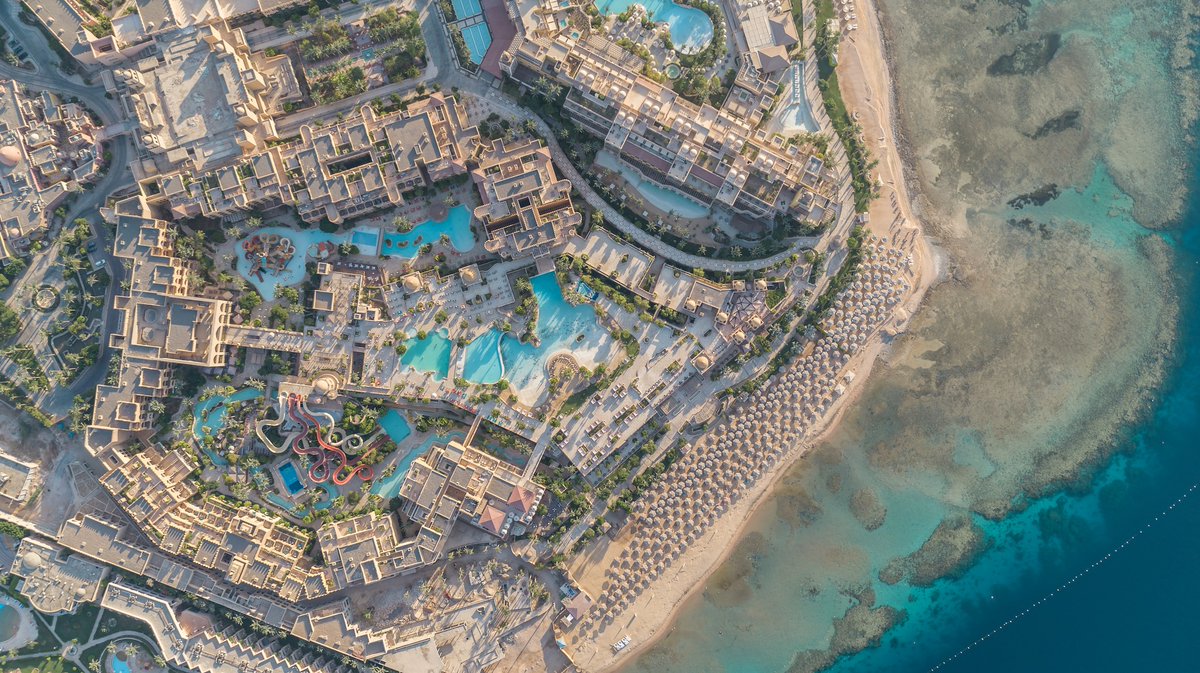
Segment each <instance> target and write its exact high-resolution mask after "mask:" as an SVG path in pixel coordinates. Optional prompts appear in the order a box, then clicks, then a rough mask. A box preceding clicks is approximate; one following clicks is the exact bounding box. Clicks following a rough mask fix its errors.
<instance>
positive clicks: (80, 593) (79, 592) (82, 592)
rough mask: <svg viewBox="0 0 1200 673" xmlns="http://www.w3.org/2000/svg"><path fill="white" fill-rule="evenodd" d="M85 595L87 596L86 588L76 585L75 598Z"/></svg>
mask: <svg viewBox="0 0 1200 673" xmlns="http://www.w3.org/2000/svg"><path fill="white" fill-rule="evenodd" d="M85 596H87V589H84V588H83V587H76V589H75V598H76V599H80V598H84V597H85Z"/></svg>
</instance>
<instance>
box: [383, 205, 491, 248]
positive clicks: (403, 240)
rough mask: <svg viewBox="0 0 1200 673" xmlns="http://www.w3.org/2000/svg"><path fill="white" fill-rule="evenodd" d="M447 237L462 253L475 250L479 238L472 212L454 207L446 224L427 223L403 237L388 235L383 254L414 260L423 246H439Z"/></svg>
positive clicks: (384, 237) (431, 221)
mask: <svg viewBox="0 0 1200 673" xmlns="http://www.w3.org/2000/svg"><path fill="white" fill-rule="evenodd" d="M443 235H445V236H447V237H448V238H449V239H450V245H452V246H454V249H455V250H457V251H459V252H467V251H468V250H470V249H471V248H474V247H475V234H473V233H471V211H470V210H467V207H466V206H462V205H459V206H454V207H453V208H451V209H450V210H449V211H448V212H447V213H446V219H444V220H426V221H425V222H424V223H422V224H419V225H417V226H415V227H413V229H412V230H411V231H408V232H405V233H403V234H398V233H396V232H391V233H387V234H384V235H383V247H382V248H381V249H380V251H379V252H380V254H382V255H387V256H394V257H403V258H405V259H412V258H414V257H416V256H417V253H418V252H419V250H420V248H421V246H422V245H424V244H426V243H436V242H437V240H438V239H439V238H441V237H442V236H443Z"/></svg>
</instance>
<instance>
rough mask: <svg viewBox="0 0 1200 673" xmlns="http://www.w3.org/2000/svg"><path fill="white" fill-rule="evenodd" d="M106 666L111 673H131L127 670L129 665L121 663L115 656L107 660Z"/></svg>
mask: <svg viewBox="0 0 1200 673" xmlns="http://www.w3.org/2000/svg"><path fill="white" fill-rule="evenodd" d="M108 665H109V666H110V667H112V670H113V673H132V671H131V670H130V668H129V664H128V663H126V662H124V661H121V660H120V659H118V658H116V657H115V656H112V657H109V658H108Z"/></svg>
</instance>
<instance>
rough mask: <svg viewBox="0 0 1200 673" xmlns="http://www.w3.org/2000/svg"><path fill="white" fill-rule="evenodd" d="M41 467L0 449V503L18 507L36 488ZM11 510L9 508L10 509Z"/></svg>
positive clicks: (26, 500) (39, 481) (14, 507)
mask: <svg viewBox="0 0 1200 673" xmlns="http://www.w3.org/2000/svg"><path fill="white" fill-rule="evenodd" d="M40 475H41V468H40V467H38V466H37V465H36V464H34V463H27V462H25V461H23V460H19V459H17V458H16V457H15V456H12V455H10V454H9V453H8V452H7V451H4V450H3V449H0V503H3V504H4V505H7V506H9V507H10V508H11V509H19V508H20V507H21V506H23V505H24V504H25V503H26V502H28V500H29V498H30V497H31V496H32V495H33V493H34V492H35V491H36V490H37V488H38V487H37V485H38V484H39V483H41V480H40ZM10 511H11V510H10Z"/></svg>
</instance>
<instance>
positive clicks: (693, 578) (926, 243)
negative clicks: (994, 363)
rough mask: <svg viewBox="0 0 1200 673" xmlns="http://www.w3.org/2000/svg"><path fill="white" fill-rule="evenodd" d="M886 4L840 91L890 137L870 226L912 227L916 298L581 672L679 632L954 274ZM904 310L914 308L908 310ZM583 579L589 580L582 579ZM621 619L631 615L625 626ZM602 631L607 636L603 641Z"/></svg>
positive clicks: (854, 45) (851, 58)
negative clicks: (911, 127)
mask: <svg viewBox="0 0 1200 673" xmlns="http://www.w3.org/2000/svg"><path fill="white" fill-rule="evenodd" d="M879 12H880V10H879V8H878V7H877V5H876V3H875V2H874V0H861V3H860V21H859V25H860V29H862V28H865V30H860V31H859V32H858V37H860V38H869V39H863V40H861V41H856V40H854V39H852V37H851V36H853V35H854V34H853V33H852V34H851V35H850V36H843V38H842V40H841V47H840V48H839V55H840V56H841V58H840V61H839V68H838V69H839V75H840V76H839V81H840V82H841V83H842V88H843V90H842V95H843V98H844V99H845V101H846V103H847V107H848V108H850V109H851V110H856V111H858V112H859V113H860V121H861V122H862V126H863V128H864V134H865V135H866V134H868V133H869V132H868V131H866V129H873V128H876V127H878V128H879V133H880V135H879V137H880V138H882V139H883V143H882V151H881V148H880V147H879V145H878V144H876V145H874V146H873V147H872V149H873V151H875V152H876V153H877V156H878V158H879V159H880V162H879V166H878V167H877V168H876V171H877V172H876V175H877V177H878V178H879V180H880V181H881V193H880V196H879V197H878V198H876V199H875V200H874V201H873V202H872V206H871V211H870V212H871V217H870V222H869V224H868V225H867V228H868V230H870V231H871V232H872V233H875V234H876V235H880V236H889V235H891V234H893V233H894V232H895V229H896V223H897V222H899V226H900V227H902V229H901V230H902V231H904V232H905V235H909V234H913V235H914V245H913V258H914V265H913V268H914V275H915V278H914V282H913V287H912V289H911V291H910V293H909V294H908V296H906V297H905V298H904V300H903V301H902V302H900V303H898V304H897V306H896V307H895V309H893V314H892V316H891V317H890V318H889V319H888V320H887V321H885V322H884V323H883V324H882V325H881V326H880V327H879V329H878V331H877V332H876V333H875V334H874V335H872V336H871V338H870V340H869V342H868V347H867V348H866V349H864V350H863V351H861V352H860V353H858V354H856V355H854V356H853V357H851V358H850V360H849V361H848V362H847V363H846V364H845V366H844V367H843V368H842V369H841V372H843V373H845V372H851V371H852V372H854V373H855V375H856V377H857V379H856V380H855V382H853V383H851V384H849V385H847V388H848V390H847V393H846V394H845V395H843V396H842V397H841V398H839V399H837V400H836V402H835V403H834V404H833V405H832V407H831V408H830V409H829V410H828V411H827V412H826V413H825V414H824V415H823V416H822V417H821V418H820V420H819V421H818V422H817V423H816V424H814V426H813V427H812V428H811V429H810V431H809V433H807V436H805V437H803V438H802V439H800V440H799V441H797V442H796V444H795V445H794V446H793V447H791V448H789V449H788V450H787V451H786V452H785V453H784V454H783V456H782V457H781V459H780V460H779V461H778V462H777V463H776V464H775V466H774V467H773V468H772V469H771V470H770V471H769V472H768V473H767V474H766V475H765V478H763V479H760V480H759V481H758V482H757V483H755V484H754V485H753V486H751V487H750V488H749V489H748V491H747V492H746V493H745V495H744V496H743V497H741V498H740V499H739V500H738V501H737V502H736V503H733V504H732V506H731V507H730V508H729V510H728V511H726V512H725V513H723V514H722V515H721V516H720V517H719V518H718V519H717V521H716V522H715V523H714V524H713V525H712V526H711V528H710V529H709V531H708V532H707V533H706V534H705V535H703V536H702V537H701V538H699V539H697V540H696V542H695V543H693V544H692V545H690V546H689V547H688V548H687V549H686V550H685V551H684V552H683V554H682V555H681V556H680V558H679V559H678V560H677V561H676V562H674V563H673V564H671V567H670V569H669V570H668V572H667V573H664V574H663V576H661V577H660V578H658V579H657V580H654V582H653V583H652V585H651V588H650V589H648V590H646V591H645V592H643V593H642V594H641V595H640V596H639V597H638V599H637V600H636V601H635V602H634V603H633V604H631V605H630V606H629V608H628V609H627V610H626V611H625V613H624V614H632V615H633V616H632V618H630V619H629V620H625V619H623V617H624V614H622V618H621V619H618V620H616V622H614V623H613V624H611V625H610V626H609V627H608V628H606V629H604V632H602V633H601V634H598V635H597V637H596V638H593V639H590V640H592V641H593V642H592V643H591V647H590V648H588V649H584V648H582V647H579V648H574V647H573V648H572V649H574V650H575V653H574V656H573V657H572V658H573V660H574V663H575V664H576V666H577V667H579V668H580V669H581V670H588V671H594V672H595V673H611V672H614V671H618V670H621V669H622V668H624V666H626V665H628V664H631V663H633V662H634V661H636V658H637V655H639V654H642V653H644V652H645V651H646V650H648V649H650V648H651V647H653V646H654V645H655V644H657V643H658V642H660V641H661V640H662V639H663V638H665V637H666V636H668V635H669V634H671V633H673V632H674V630H675V625H676V622H677V621H678V618H679V615H680V613H681V611H682V609H683V607H684V605H685V604H687V603H688V602H689V601H690V600H691V599H693V598H695V597H697V596H698V595H699V594H700V593H701V592H702V591H703V590H704V589H705V588H706V587H707V580H708V579H709V578H710V577H712V575H713V574H714V573H715V572H716V570H717V569H718V568H719V567H720V566H721V565H722V564H724V563H725V562H726V561H727V560H728V559H729V558H730V557H732V555H733V554H734V552H735V549H736V547H737V542H738V541H739V540H740V539H741V538H742V537H743V536H744V535H745V534H746V532H747V531H748V529H749V528H750V526H751V524H752V523H753V520H754V514H755V513H756V512H757V511H758V510H759V509H760V508H761V506H762V505H763V504H764V503H765V502H766V501H767V500H768V499H769V497H770V496H772V495H773V494H774V492H775V487H776V485H777V484H778V483H779V481H780V480H781V479H782V477H783V476H784V475H785V474H786V473H787V471H788V469H789V468H790V467H791V466H792V465H793V464H795V463H796V462H797V461H799V460H802V459H803V458H804V457H805V456H807V455H808V453H809V450H810V449H811V448H812V447H813V446H814V445H816V444H817V443H819V442H821V441H822V440H824V439H825V438H826V437H828V435H829V434H830V433H832V432H833V431H834V430H836V429H837V427H838V424H839V423H840V421H841V419H842V416H843V413H844V412H845V410H846V409H847V408H849V406H850V405H852V404H855V403H856V402H857V401H858V399H859V397H860V396H861V395H862V392H863V390H864V388H865V381H867V380H868V379H869V377H870V374H871V372H872V371H873V369H874V367H875V366H876V364H878V362H879V360H880V359H881V356H885V355H886V352H887V350H888V348H889V343H887V341H886V340H885V338H884V335H883V334H882V332H885V331H891V330H894V331H895V332H896V334H897V335H898V334H899V333H902V332H903V331H905V328H906V327H907V325H908V323H909V321H911V319H912V318H911V316H913V315H915V313H916V311H917V310H919V308H920V306H921V305H922V303H923V302H924V299H925V296H926V294H927V292H928V290H929V289H930V288H931V287H933V285H935V284H936V283H938V282H940V281H941V280H942V279H943V276H944V274H945V273H946V270H947V260H946V258H945V254H944V253H943V252H942V251H941V250H939V249H938V248H937V247H936V246H935V245H934V243H933V242H931V241H930V240H929V239H928V238H927V237H926V232H925V231H924V227H923V226H922V225H923V222H922V220H920V219H918V218H917V217H916V209H915V208H914V201H915V199H916V198H919V195H920V192H919V189H918V183H917V178H916V175H915V165H914V156H913V154H912V148H911V147H909V146H908V145H906V144H904V142H903V140H902V139H901V136H900V134H899V131H898V126H899V119H898V117H897V116H896V114H895V112H894V111H895V109H896V91H895V88H894V86H893V82H894V70H893V69H894V62H893V61H892V59H891V58H889V57H888V56H887V39H886V34H885V32H884V29H883V26H882V18H881V16H880V13H879ZM868 13H869V15H870V17H871V19H870V21H862V20H861V19H862V18H865V17H863V16H862V15H863V14H868ZM851 52H852V53H851ZM847 75H849V76H847ZM873 84H874V86H872V85H873ZM878 90H883V91H887V95H886V96H879V97H876V96H874V95H872V92H873V91H878ZM868 137H869V136H868ZM877 142H878V141H877ZM889 190H890V191H891V193H892V199H891V206H890V208H889V199H887V198H885V197H887V194H885V193H884V192H887V191H889ZM914 195H915V196H914ZM884 209H890V210H891V211H892V214H894V215H896V216H897V217H896V218H895V219H893V220H891V226H889V225H888V224H885V223H886V222H888V219H887V217H879V216H877V212H878V211H882V214H883V215H884V216H886V215H888V213H887V210H884ZM910 227H911V229H910ZM913 230H915V232H914V231H913ZM897 238H898V236H897ZM900 309H904V311H906V312H907V313H906V314H905V313H904V312H901V311H900ZM627 537H628V535H627V534H625V535H620V536H618V538H617V539H616V540H614V541H612V542H611V543H608V545H607V548H606V549H604V550H602V557H601V560H607V558H606V557H607V556H608V555H609V554H610V553H611V552H612V551H613V550H614V549H619V548H620V547H621V545H620V544H619V543H620V542H622V541H624V540H626V539H627ZM589 555H590V554H589ZM593 563H594V562H593V561H589V562H587V566H589V569H590V570H592V571H593V572H597V571H598V572H599V573H601V574H603V572H604V571H605V570H606V569H607V568H608V567H609V564H608V563H599V564H598V567H594V566H593ZM583 583H584V582H582V581H581V584H583ZM593 588H594V587H593ZM619 622H626V623H625V624H624V626H623V627H620V628H619V629H617V627H618V623H619ZM610 629H613V633H612V634H611V640H612V641H613V642H615V641H617V640H619V639H620V638H622V637H624V636H625V635H629V636H631V637H632V642H631V643H630V645H629V646H628V647H627V648H626V649H625V650H623V651H622V652H620V653H613V652H612V650H611V648H610V647H609V645H610V644H611V643H609V642H607V640H609V636H610V634H609V633H608V631H609V630H610ZM618 631H619V632H618ZM601 637H603V638H604V641H605V642H603V643H600V642H597V641H599V640H600V638H601ZM584 655H590V656H586V657H585V656H584Z"/></svg>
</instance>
